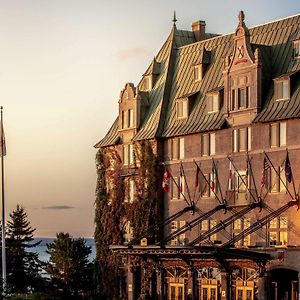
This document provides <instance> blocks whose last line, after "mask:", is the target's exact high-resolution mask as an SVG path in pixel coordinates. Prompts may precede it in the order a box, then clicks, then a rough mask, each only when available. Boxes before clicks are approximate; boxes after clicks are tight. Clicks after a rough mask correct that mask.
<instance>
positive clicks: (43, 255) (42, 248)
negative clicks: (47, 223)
mask: <svg viewBox="0 0 300 300" xmlns="http://www.w3.org/2000/svg"><path fill="white" fill-rule="evenodd" d="M54 240H55V239H53V238H35V239H34V241H33V242H32V243H35V242H38V241H42V242H41V243H40V244H39V245H38V246H36V247H33V248H27V250H28V251H32V252H36V253H38V255H39V259H40V260H41V261H43V262H46V261H48V260H49V254H47V252H46V250H47V244H50V243H52V242H53V241H54ZM85 241H86V245H87V246H90V247H91V250H92V253H91V254H90V255H89V261H92V260H93V259H94V258H95V257H96V246H95V241H94V239H85Z"/></svg>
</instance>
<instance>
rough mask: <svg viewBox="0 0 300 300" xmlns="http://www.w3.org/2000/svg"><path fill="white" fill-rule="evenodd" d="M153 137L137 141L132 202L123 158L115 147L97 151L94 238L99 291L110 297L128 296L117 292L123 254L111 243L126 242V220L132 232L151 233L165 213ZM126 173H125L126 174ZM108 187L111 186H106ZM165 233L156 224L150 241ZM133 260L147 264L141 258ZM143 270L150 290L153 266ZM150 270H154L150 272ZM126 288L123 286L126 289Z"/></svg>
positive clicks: (142, 275)
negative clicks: (111, 248) (128, 193)
mask: <svg viewBox="0 0 300 300" xmlns="http://www.w3.org/2000/svg"><path fill="white" fill-rule="evenodd" d="M154 147H155V142H154V141H152V142H151V141H142V142H139V143H136V145H135V158H136V164H135V166H133V167H132V166H131V167H130V173H129V174H131V175H130V176H131V178H133V179H134V182H135V197H134V201H133V202H132V203H129V202H126V201H124V199H125V197H126V193H125V184H126V183H127V182H125V183H124V179H123V178H124V176H121V175H122V161H121V158H120V156H119V155H118V152H117V151H116V148H114V147H109V148H106V149H100V150H99V151H98V152H97V155H96V168H97V176H98V177H97V186H96V202H95V225H96V228H95V242H96V249H97V254H96V257H97V262H98V264H99V276H98V277H99V291H101V295H102V296H103V297H107V299H125V298H126V296H125V294H124V295H120V294H118V293H119V291H120V284H122V279H121V278H122V276H124V274H122V272H120V268H119V267H120V266H121V261H120V257H118V256H116V255H115V254H113V253H112V252H111V251H110V249H109V246H110V245H113V244H121V243H122V242H123V233H124V232H123V230H124V224H125V222H127V221H129V222H130V226H131V227H132V229H133V235H134V236H135V237H136V236H140V235H144V234H146V233H148V230H149V227H151V226H152V225H154V224H157V223H159V222H160V221H161V220H162V217H163V215H162V214H163V202H162V195H161V188H160V186H161V185H160V182H161V174H162V172H161V167H160V166H159V163H158V157H157V155H156V154H155V153H154V151H153V149H154ZM125 177H126V176H125ZM107 187H108V188H107ZM161 236H162V230H161V228H155V230H153V231H152V232H151V233H150V235H147V239H148V243H154V242H155V241H156V240H159V239H160V238H161ZM132 262H134V264H138V265H140V266H145V262H143V261H139V260H138V259H135V260H133V261H132ZM146 265H147V268H143V269H144V270H147V271H143V272H142V274H141V280H142V291H143V293H147V292H148V291H149V288H150V287H149V282H150V280H149V279H150V278H149V277H150V276H151V273H152V268H150V266H149V264H148V263H147V264H146ZM150 270H151V272H149V271H150ZM125 290H126V289H125V288H124V291H125Z"/></svg>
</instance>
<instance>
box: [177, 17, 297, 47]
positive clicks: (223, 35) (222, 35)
mask: <svg viewBox="0 0 300 300" xmlns="http://www.w3.org/2000/svg"><path fill="white" fill-rule="evenodd" d="M299 16H300V13H298V14H295V15H292V16H288V17H284V18H281V19H277V20H273V21H270V22H266V23H262V24H259V25H255V26H252V27H249V30H253V29H254V28H256V27H260V26H265V25H269V24H272V23H276V22H280V21H284V20H287V19H292V18H295V17H299ZM232 34H234V31H233V32H229V33H225V34H220V35H218V36H214V37H212V38H208V39H204V40H201V41H198V42H195V43H192V44H188V45H184V46H181V47H179V48H180V49H182V48H185V47H190V46H191V45H196V44H201V43H203V42H206V41H208V40H209V41H211V40H214V39H216V38H223V37H226V36H229V35H232Z"/></svg>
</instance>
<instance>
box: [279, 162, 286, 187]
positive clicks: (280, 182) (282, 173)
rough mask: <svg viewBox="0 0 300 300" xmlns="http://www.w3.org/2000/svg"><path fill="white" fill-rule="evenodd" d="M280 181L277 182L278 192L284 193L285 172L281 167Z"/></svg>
mask: <svg viewBox="0 0 300 300" xmlns="http://www.w3.org/2000/svg"><path fill="white" fill-rule="evenodd" d="M280 179H281V180H279V191H280V192H285V191H286V188H285V187H286V176H285V170H284V168H283V167H280Z"/></svg>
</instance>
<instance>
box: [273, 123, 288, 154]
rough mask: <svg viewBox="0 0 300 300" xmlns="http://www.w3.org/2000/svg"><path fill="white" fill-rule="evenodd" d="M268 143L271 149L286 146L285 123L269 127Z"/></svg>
mask: <svg viewBox="0 0 300 300" xmlns="http://www.w3.org/2000/svg"><path fill="white" fill-rule="evenodd" d="M270 143H271V147H272V148H273V147H283V146H286V122H280V123H273V124H271V125H270Z"/></svg>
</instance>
